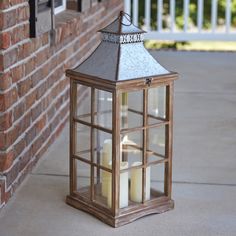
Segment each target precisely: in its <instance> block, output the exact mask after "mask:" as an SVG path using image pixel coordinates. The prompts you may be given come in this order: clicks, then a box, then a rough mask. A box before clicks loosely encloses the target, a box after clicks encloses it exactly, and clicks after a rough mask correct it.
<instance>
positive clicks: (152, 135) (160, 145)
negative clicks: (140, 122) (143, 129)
mask: <svg viewBox="0 0 236 236" xmlns="http://www.w3.org/2000/svg"><path fill="white" fill-rule="evenodd" d="M165 129H166V126H165V125H162V126H160V127H156V128H149V129H147V137H148V142H147V152H148V162H150V161H154V160H155V156H156V158H157V159H158V158H159V157H162V158H164V157H165Z"/></svg>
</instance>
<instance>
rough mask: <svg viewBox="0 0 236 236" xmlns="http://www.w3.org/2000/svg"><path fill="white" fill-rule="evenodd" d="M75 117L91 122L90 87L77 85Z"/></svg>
mask: <svg viewBox="0 0 236 236" xmlns="http://www.w3.org/2000/svg"><path fill="white" fill-rule="evenodd" d="M76 105H77V117H78V119H81V120H83V121H87V122H89V123H90V122H91V88H90V87H87V86H84V85H80V84H78V85H77V102H76Z"/></svg>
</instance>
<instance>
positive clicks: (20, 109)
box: [0, 0, 122, 208]
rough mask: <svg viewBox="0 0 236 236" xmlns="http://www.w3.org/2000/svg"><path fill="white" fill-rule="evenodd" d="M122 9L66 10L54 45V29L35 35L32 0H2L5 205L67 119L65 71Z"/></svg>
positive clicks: (107, 1) (0, 154)
mask: <svg viewBox="0 0 236 236" xmlns="http://www.w3.org/2000/svg"><path fill="white" fill-rule="evenodd" d="M121 9H122V0H103V1H102V2H101V3H97V4H93V7H92V8H90V9H89V10H87V11H86V12H83V13H78V12H76V11H72V10H67V11H65V12H63V13H60V14H59V15H57V16H56V37H55V44H54V45H53V46H52V45H51V44H50V36H49V33H45V34H43V35H41V36H39V37H37V38H35V39H31V38H29V6H28V1H27V0H1V2H0V208H1V207H2V206H3V205H4V204H5V203H6V202H7V201H8V200H9V198H10V197H11V196H12V194H13V193H14V191H15V189H16V188H17V187H18V186H19V184H20V183H21V182H22V180H23V179H24V177H25V176H26V175H27V173H29V172H30V171H31V169H32V167H33V166H34V165H35V164H36V162H37V161H38V159H39V158H40V157H41V156H42V154H43V153H44V152H45V151H46V150H47V148H48V147H49V146H50V145H51V144H52V143H53V141H54V140H55V138H56V137H57V136H58V135H59V134H60V132H61V130H62V128H63V127H64V124H65V122H66V121H67V118H68V111H69V110H68V108H69V106H68V105H69V83H68V82H69V81H68V78H66V77H65V75H64V73H65V70H66V69H67V68H72V67H74V66H76V65H78V64H79V63H81V62H82V61H83V60H84V59H85V58H86V57H87V56H88V55H89V54H90V53H91V51H92V50H93V49H94V48H95V47H96V46H97V44H98V42H99V40H100V38H99V34H96V31H97V30H98V29H100V28H101V27H103V26H105V25H106V24H108V23H110V22H111V21H112V20H113V19H114V18H115V17H116V16H118V12H119V11H120V10H121Z"/></svg>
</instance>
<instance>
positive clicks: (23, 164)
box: [19, 149, 32, 171]
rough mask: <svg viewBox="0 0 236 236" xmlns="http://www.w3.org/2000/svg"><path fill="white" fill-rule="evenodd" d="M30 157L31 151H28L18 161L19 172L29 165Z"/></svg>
mask: <svg viewBox="0 0 236 236" xmlns="http://www.w3.org/2000/svg"><path fill="white" fill-rule="evenodd" d="M31 157H32V154H31V149H30V150H28V151H26V152H25V153H24V154H23V155H22V156H21V157H20V160H19V163H20V166H19V171H22V170H23V169H24V168H25V167H26V165H27V164H28V163H29V161H30V158H31Z"/></svg>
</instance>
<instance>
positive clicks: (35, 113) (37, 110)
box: [31, 102, 43, 121]
mask: <svg viewBox="0 0 236 236" xmlns="http://www.w3.org/2000/svg"><path fill="white" fill-rule="evenodd" d="M42 111H43V103H42V102H39V103H38V104H37V105H36V106H34V107H33V108H32V109H31V117H32V121H34V120H35V119H36V118H38V116H39V115H40V114H41V113H42Z"/></svg>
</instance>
